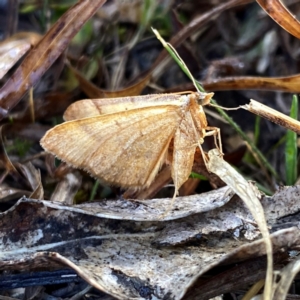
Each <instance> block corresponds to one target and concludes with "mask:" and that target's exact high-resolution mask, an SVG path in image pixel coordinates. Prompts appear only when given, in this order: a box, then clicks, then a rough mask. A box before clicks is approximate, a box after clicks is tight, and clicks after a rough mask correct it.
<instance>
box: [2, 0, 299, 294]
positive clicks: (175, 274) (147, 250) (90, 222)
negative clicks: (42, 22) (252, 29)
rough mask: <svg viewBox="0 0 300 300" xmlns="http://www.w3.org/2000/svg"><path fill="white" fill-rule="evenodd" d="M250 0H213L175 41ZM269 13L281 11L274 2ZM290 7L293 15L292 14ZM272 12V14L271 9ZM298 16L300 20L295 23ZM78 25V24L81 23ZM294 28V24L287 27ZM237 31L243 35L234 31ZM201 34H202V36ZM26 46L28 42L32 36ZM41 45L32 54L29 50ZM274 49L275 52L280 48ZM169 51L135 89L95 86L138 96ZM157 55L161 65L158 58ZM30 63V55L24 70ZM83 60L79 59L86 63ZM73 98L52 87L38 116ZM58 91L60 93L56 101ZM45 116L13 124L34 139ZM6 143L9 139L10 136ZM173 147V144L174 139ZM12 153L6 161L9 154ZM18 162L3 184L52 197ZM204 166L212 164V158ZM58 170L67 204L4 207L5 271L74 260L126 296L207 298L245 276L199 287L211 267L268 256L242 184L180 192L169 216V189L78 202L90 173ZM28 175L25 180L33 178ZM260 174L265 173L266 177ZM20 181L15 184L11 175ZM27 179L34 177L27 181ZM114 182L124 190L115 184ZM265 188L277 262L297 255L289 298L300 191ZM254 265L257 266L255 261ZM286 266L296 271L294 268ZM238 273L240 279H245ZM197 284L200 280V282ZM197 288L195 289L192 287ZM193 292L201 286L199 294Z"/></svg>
mask: <svg viewBox="0 0 300 300" xmlns="http://www.w3.org/2000/svg"><path fill="white" fill-rule="evenodd" d="M84 2H85V1H82V3H81V4H82V7H81V8H82V9H83V7H84V5H86V4H87V2H86V3H84ZM250 2H253V1H228V2H226V3H221V4H220V5H216V6H214V7H213V6H212V7H211V9H209V10H208V12H207V13H204V14H202V15H200V17H196V18H195V19H194V20H192V21H191V22H190V23H188V24H187V25H185V26H182V28H181V29H180V30H179V31H178V34H176V35H174V37H173V39H171V42H172V43H173V44H174V45H175V46H176V47H177V46H178V45H179V44H180V43H182V42H183V41H186V39H187V38H188V37H189V36H191V34H192V32H197V31H198V30H199V28H202V27H205V25H206V24H207V22H208V21H209V20H211V19H212V17H219V19H218V21H219V22H221V24H222V18H221V16H220V13H222V12H223V13H224V12H226V10H227V12H230V10H231V9H233V8H235V7H239V6H240V7H243V5H245V4H246V3H250ZM260 2H261V1H260ZM272 2H273V1H267V2H265V3H268V4H269V3H271V5H272ZM275 2H276V1H274V3H275ZM277 4H278V3H277ZM208 5H209V4H208ZM238 9H240V8H238ZM91 10H92V9H91ZM237 11H238V10H237ZM267 11H268V10H267ZM268 12H269V13H273V12H272V11H270V10H269V11H268ZM275 13H276V11H275ZM79 15H80V14H79ZM279 16H280V15H279ZM282 16H283V17H284V14H282ZM272 17H273V16H272ZM273 19H274V20H276V21H277V20H278V19H277V18H276V17H273ZM264 20H266V17H265V18H264ZM177 21H178V20H177ZM73 22H74V21H73ZM279 23H280V22H279ZM178 24H179V23H178ZM284 24H287V25H288V24H289V22H286V23H283V25H282V26H285V25H284ZM294 25H295V26H298V25H297V24H296V23H295V24H294ZM70 26H71V27H72V24H70ZM225 27H226V26H224V29H225V31H224V32H222V34H227V33H228V32H229V31H228V32H226V28H225ZM271 27H272V26H271ZM271 27H270V28H271ZM292 27H293V26H292ZM237 28H238V27H237ZM285 29H286V30H289V29H288V28H285ZM292 29H293V28H292ZM76 30H77V29H76ZM296 30H297V28H296ZM295 32H296V31H295ZM72 34H73V33H72ZM229 36H231V37H235V35H234V34H232V35H229ZM48 37H49V36H48ZM64 38H65V43H66V44H67V43H68V41H69V40H70V36H64ZM192 38H193V39H195V37H192ZM233 41H234V39H233ZM209 44H210V43H209V42H208V47H202V51H203V52H204V53H205V51H207V49H209V48H210V47H209ZM249 45H250V39H249ZM57 46H58V44H55V43H54V44H51V47H53V48H52V49H51V51H52V50H54V52H55V51H57V52H56V54H55V55H59V54H60V53H62V50H63V49H62V48H59V47H57ZM26 47H27V48H28V45H26ZM56 47H57V48H56ZM27 48H26V49H27ZM245 48H246V47H245ZM295 49H297V47H295ZM295 49H294V50H293V48H289V51H290V53H292V54H293V55H297V54H296V50H295ZM40 50H42V48H40ZM24 51H25V50H24ZM26 51H27V50H26ZM293 51H294V52H293ZM32 53H33V52H32ZM32 53H29V57H30V55H32ZM274 53H275V52H273V53H272V54H270V55H275V54H274ZM205 54H206V53H205ZM32 57H33V56H32ZM32 57H31V58H30V59H32ZM163 57H166V55H165V54H163V53H162V54H161V55H159V56H158V58H157V62H158V63H156V67H153V68H152V69H151V70H150V71H149V72H148V73H146V75H145V76H140V75H138V76H137V79H141V80H140V82H139V81H136V80H133V82H134V84H132V85H131V86H130V85H129V88H124V89H122V88H120V89H119V91H117V92H116V94H110V93H109V92H112V93H115V91H107V90H105V89H104V88H103V89H102V88H99V87H97V85H94V90H92V92H93V93H94V94H95V95H98V96H97V97H100V96H99V95H101V97H103V95H113V97H116V96H122V97H123V96H125V95H126V96H129V94H130V93H131V91H132V94H133V95H134V94H136V93H139V92H140V90H141V89H142V88H143V87H144V86H146V85H147V83H148V82H149V79H150V77H151V76H153V77H152V78H159V76H161V74H162V72H163V71H162V70H163V68H162V67H161V66H162V65H163V64H162V58H163ZM295 57H296V56H295ZM43 59H46V57H45V56H43ZM43 59H42V60H41V68H42V69H43V70H42V71H41V72H39V74H38V75H37V77H36V78H34V81H33V82H29V81H27V79H28V80H29V79H30V76H29V77H26V76H25V78H24V79H25V80H24V81H23V82H22V85H21V87H22V88H21V89H20V91H18V94H17V95H13V96H14V97H11V98H9V97H8V98H7V99H4V101H2V104H3V103H4V104H5V103H8V101H10V100H9V99H11V102H10V103H9V110H10V109H11V108H12V107H13V106H14V105H15V104H16V103H17V102H18V103H20V104H22V103H21V102H19V100H20V99H21V96H22V95H23V94H24V91H26V90H27V88H29V87H30V85H31V83H35V82H37V81H38V80H39V79H40V78H41V74H42V73H44V71H45V70H46V68H48V66H49V65H47V64H45V65H43V63H42V62H43ZM28 60H29V58H28ZM35 63H36V62H35ZM165 63H167V62H165ZM11 64H13V62H11ZM50 64H51V63H50ZM158 64H160V65H159V66H158ZM266 64H267V66H269V67H270V61H269V62H268V61H266ZM268 64H269V65H268ZM25 65H26V64H25V63H24V64H23V65H22V67H21V69H22V68H23V67H25ZM78 65H79V66H80V64H78ZM33 66H34V64H33V65H32V66H31V67H32V68H31V67H30V66H29V69H28V74H29V75H30V74H31V75H33V73H34V72H35V69H34V68H33ZM154 66H155V64H154ZM224 66H225V65H224ZM158 67H160V68H158ZM6 68H7V69H6V70H8V69H9V68H10V66H9V65H6ZM30 68H31V69H30ZM6 70H5V72H6ZM265 70H267V68H266V69H265ZM31 72H32V73H31ZM16 74H17V73H16ZM78 74H79V75H78ZM78 74H77V75H76V76H77V78H78V79H79V85H78V86H79V87H81V89H82V90H84V91H85V93H86V95H87V96H88V97H89V94H88V92H89V89H91V86H92V84H94V83H92V82H91V81H88V80H84V77H83V76H84V75H83V74H81V73H78ZM210 74H211V73H210ZM35 75H36V74H35ZM267 75H268V74H267ZM286 75H287V76H281V77H277V78H270V77H265V78H263V77H254V76H253V77H251V78H250V77H245V78H242V77H234V78H226V77H225V78H222V77H215V78H213V77H210V76H211V75H209V76H207V78H206V79H205V80H204V81H203V83H204V87H206V88H208V89H209V90H212V91H217V90H226V89H227V90H228V89H231V90H234V89H240V90H241V89H242V90H244V89H245V88H246V89H256V90H257V89H268V90H272V91H274V90H277V91H280V90H284V91H289V92H291V91H294V92H296V91H298V87H297V86H298V85H297V82H298V79H299V75H292V76H291V75H290V74H286ZM14 76H15V77H14V78H18V76H16V75H14ZM80 76H81V77H80ZM155 76H156V77H155ZM213 76H215V75H213ZM115 77H116V76H115ZM12 78H13V77H12ZM152 80H153V79H152ZM155 80H157V79H155ZM223 81H224V82H225V83H223ZM12 82H13V81H12V80H11V82H10V86H12ZM28 83H29V84H28ZM151 84H152V83H151ZM8 86H9V85H7V87H8ZM108 86H109V85H108ZM153 86H154V85H153ZM5 89H6V88H5V87H4V88H3V90H2V91H1V92H3V93H4V94H3V95H5V93H6V92H5ZM97 93H99V94H97ZM245 93H247V92H245ZM255 95H256V94H255ZM255 95H254V96H249V97H247V99H249V98H255V99H259V100H261V97H256V96H255ZM49 96H50V97H49ZM5 97H6V96H5ZM5 97H4V98H5ZM56 97H57V98H56ZM73 97H76V100H77V99H79V98H78V93H77V94H76V92H74V91H71V92H66V93H58V94H56V95H55V94H53V95H49V94H48V95H46V97H45V99H44V100H42V101H41V100H37V99H34V100H35V101H36V102H37V101H40V103H41V104H42V105H43V106H42V109H37V111H36V114H35V116H36V118H37V119H36V122H40V121H41V120H43V118H44V117H45V116H51V115H57V114H59V113H61V112H62V111H63V110H64V109H65V108H66V107H67V106H68V104H70V103H71V102H72V101H73V100H74V98H73ZM110 97H111V96H110ZM42 99H43V98H42ZM48 99H51V100H48ZM56 99H61V100H57V101H56ZM11 104H12V105H11ZM23 104H24V101H23ZM0 105H1V102H0ZM5 105H6V104H5ZM5 105H4V106H1V107H2V108H3V109H4V110H5V109H7V107H5ZM235 106H236V105H235ZM20 108H22V106H21V107H20V106H19V105H18V106H17V107H16V109H17V112H18V113H19V114H18V115H17V114H14V116H16V119H15V120H21V119H23V121H24V120H26V112H25V111H22V109H20ZM20 112H21V113H20ZM24 112H25V114H24ZM48 112H49V115H48ZM5 115H6V112H5V111H4V114H3V116H5ZM28 119H29V118H28ZM36 124H37V125H38V126H37V127H35V126H34V125H35V124H32V125H30V126H31V129H30V130H28V132H27V133H26V129H27V128H30V126H29V124H28V127H26V126H22V123H19V124H18V123H16V124H12V127H11V128H14V131H11V132H13V134H15V135H18V134H24V133H25V134H26V135H27V137H30V136H31V134H30V131H31V133H32V136H34V135H35V136H34V137H33V139H34V140H35V141H37V140H38V139H39V138H40V136H41V134H40V133H39V132H45V128H46V127H47V129H48V128H49V126H48V125H47V126H44V125H40V124H39V123H36ZM222 130H223V129H222ZM33 133H34V134H33ZM9 138H10V137H9ZM5 142H6V141H5V140H4V141H3V143H5ZM208 144H209V142H208ZM170 148H171V149H172V145H171V146H170ZM210 148H212V147H210ZM198 154H199V153H198ZM28 160H29V161H32V162H33V165H35V166H39V167H41V166H42V167H41V168H42V175H44V174H45V169H46V168H45V167H44V166H43V165H42V164H41V160H40V158H37V157H36V155H35V153H34V154H32V153H31V154H30V155H29V156H27V157H26V161H28ZM196 160H197V153H196ZM5 161H7V159H6V158H5ZM200 161H201V157H200ZM238 162H239V161H238ZM234 163H235V164H236V163H237V162H234ZM11 164H12V166H13V168H9V167H8V169H7V171H5V176H3V178H4V179H5V181H7V182H8V183H9V184H8V185H5V184H3V185H1V187H4V190H5V189H7V191H9V192H8V194H9V193H10V191H11V192H13V193H14V191H15V198H14V199H16V197H18V195H19V193H20V191H22V190H23V191H24V192H26V194H27V195H29V194H30V193H32V191H34V192H33V194H32V195H31V197H35V198H38V199H43V192H44V191H43V186H42V185H41V178H40V175H39V171H37V170H36V169H35V168H34V167H33V165H32V164H25V163H22V162H21V164H22V165H21V166H18V165H17V164H16V160H15V158H14V159H13V160H12V162H11ZM200 165H201V163H200ZM15 166H17V169H18V170H19V169H20V170H23V174H24V175H21V176H20V174H19V175H17V173H15V171H14V167H15ZM48 167H49V166H48ZM63 169H64V166H60V168H58V169H57V170H63ZM202 169H203V172H205V171H204V167H203V162H202ZM200 170H201V167H200ZM68 172H69V173H68ZM206 172H207V171H206ZM57 173H58V172H57ZM57 173H55V172H53V173H51V172H49V174H51V175H52V176H54V177H53V178H51V180H49V179H47V180H48V183H47V185H49V183H50V185H53V183H54V182H55V180H57V178H63V181H62V182H61V183H59V184H58V185H57V187H56V189H55V192H49V190H48V188H49V186H48V187H47V189H45V193H46V197H47V198H51V199H52V200H54V199H55V200H57V201H61V203H57V202H51V201H44V200H42V201H37V200H31V199H26V198H23V199H22V200H20V201H19V202H18V203H17V204H15V205H14V206H12V207H11V208H10V209H9V210H6V211H5V212H4V213H2V214H1V217H0V222H1V226H0V232H1V234H0V235H1V239H2V241H3V243H1V247H2V249H1V262H0V265H1V271H3V272H4V273H5V272H6V271H9V272H13V273H14V272H20V271H21V272H25V273H26V272H29V271H35V272H38V271H39V270H41V269H43V268H45V269H49V270H56V269H57V268H58V269H61V268H64V267H65V266H70V267H71V268H73V269H74V270H75V271H76V272H77V273H78V274H79V275H80V276H82V277H83V278H84V279H85V280H86V281H87V282H89V283H90V284H91V285H93V286H94V287H96V288H98V289H100V290H102V291H105V292H107V293H108V294H110V295H113V296H114V297H116V298H118V299H130V298H134V299H155V298H157V299H168V298H172V299H181V298H183V299H185V298H186V297H191V298H190V299H208V298H207V297H214V296H218V295H220V294H222V293H223V292H230V291H234V290H236V289H235V288H236V287H237V286H238V285H237V284H236V285H233V286H232V287H231V290H230V289H228V288H227V289H226V287H225V285H226V282H225V283H224V285H222V284H220V286H219V285H218V286H217V288H212V286H213V285H211V286H210V287H211V288H210V289H209V288H208V290H209V292H206V293H205V292H202V291H204V290H201V288H200V287H201V284H203V279H202V276H201V275H203V274H204V273H205V274H206V275H205V276H211V275H209V274H210V271H212V272H217V273H218V272H219V274H217V275H221V274H222V271H221V273H220V271H218V269H216V268H218V267H220V266H223V267H224V266H226V267H228V271H229V272H230V271H231V269H230V264H238V263H239V265H238V266H236V267H242V266H245V265H246V260H249V259H250V262H251V260H253V262H254V261H255V260H254V259H257V260H260V259H262V260H263V258H262V257H263V256H264V255H265V253H266V251H265V246H264V241H263V240H262V239H259V237H260V231H259V225H258V224H257V223H256V221H255V218H256V217H257V216H255V215H254V218H253V216H252V215H251V213H250V212H249V210H248V209H247V207H246V206H245V204H243V202H242V201H241V200H240V199H239V198H238V197H237V196H234V197H233V198H232V194H233V191H232V190H231V188H229V187H224V188H222V189H220V190H215V191H212V192H208V193H204V194H200V195H192V196H185V197H178V199H176V201H175V202H174V205H173V206H172V209H171V210H169V211H168V214H167V215H165V216H164V218H162V217H161V216H162V215H164V213H165V212H166V210H168V209H169V207H170V205H168V203H170V201H171V200H170V199H169V198H162V199H161V198H160V199H151V200H150V201H146V200H138V201H137V200H136V199H135V201H130V200H126V199H123V198H119V197H116V198H117V199H118V198H119V200H105V201H103V202H101V203H94V202H93V203H85V204H82V205H72V204H73V202H75V200H74V199H75V198H76V197H78V194H77V193H76V191H77V190H78V189H79V186H80V180H81V176H80V175H78V174H77V173H76V172H74V171H72V169H70V168H69V169H68V171H67V173H65V174H64V175H59V176H58V175H57ZM73 175H74V176H73ZM56 176H57V177H56ZM84 176H85V175H84ZM222 176H223V175H222ZM222 176H221V177H222ZM55 177H56V178H55ZM15 178H22V184H20V185H19V186H18V187H21V188H22V189H20V188H16V187H15V186H17V185H16V184H15V182H14V181H13V180H15ZM25 178H26V180H24V179H25ZM208 178H209V180H210V182H211V183H212V184H213V182H214V180H213V179H211V177H209V176H208ZM42 179H43V182H47V181H45V180H44V178H42ZM221 179H222V178H221ZM82 180H83V181H82V182H83V185H82V186H83V188H81V190H80V192H82V190H83V189H85V188H86V187H87V188H88V186H89V185H90V184H91V183H90V182H89V180H88V179H86V178H85V177H83V179H82ZM15 181H16V180H15ZM166 181H167V180H166ZM257 181H258V182H260V180H257ZM12 182H14V183H13V184H12ZM25 182H26V183H25ZM215 182H216V181H215ZM154 183H155V182H154ZM22 185H23V186H22ZM234 185H235V184H233V186H234ZM24 186H26V188H25V189H24ZM251 186H252V185H251V184H248V187H247V189H249V190H250V189H252V188H253V186H252V187H251ZM50 189H51V188H50ZM156 190H158V189H156ZM113 191H114V192H116V190H113ZM117 193H118V192H117ZM8 194H5V195H8ZM260 196H261V204H262V206H263V208H264V211H265V216H266V221H267V224H268V226H269V229H270V232H271V233H272V234H271V236H270V237H271V240H272V243H273V252H274V269H275V270H277V271H280V270H281V268H282V264H285V265H287V263H288V262H289V261H292V262H291V263H290V265H288V266H287V267H286V270H285V269H283V270H282V273H281V275H282V276H281V281H280V282H278V283H276V284H275V287H274V291H273V292H274V298H276V299H283V298H284V297H285V295H286V293H287V286H288V285H290V283H291V281H292V280H293V276H294V275H295V274H296V273H297V270H298V266H297V258H295V257H294V256H292V255H291V254H292V253H297V250H298V248H299V246H298V245H299V228H298V221H297V218H298V212H299V208H298V205H297V199H298V198H299V190H298V187H297V186H294V187H284V188H281V189H279V190H278V191H277V192H276V194H275V195H274V196H272V197H267V196H264V195H259V197H260ZM5 197H7V196H5ZM151 198H153V197H151ZM2 199H5V198H2ZM7 199H8V201H10V200H11V199H13V198H11V197H8V198H6V200H7ZM11 203H12V204H13V203H14V202H11ZM65 204H68V205H69V206H67V205H65ZM3 210H5V209H3ZM291 214H293V215H291ZM291 250H294V252H291ZM295 251H296V252H295ZM276 255H282V257H281V258H280V259H279V260H276V259H275V258H276ZM284 255H285V258H284ZM293 267H294V269H293ZM248 268H249V270H251V268H250V266H248ZM258 269H259V271H257V272H256V271H255V270H254V271H252V272H253V273H255V274H253V275H257V276H256V277H255V280H254V279H253V278H252V279H251V278H250V277H251V276H250V274H247V273H246V274H245V275H244V279H245V282H246V284H244V285H242V284H241V285H239V286H240V287H241V288H247V287H248V286H249V285H252V284H254V283H255V282H256V281H258V280H260V279H262V278H264V277H265V269H266V265H265V263H263V262H262V263H261V264H260V266H259V268H258ZM215 270H217V271H215ZM252 270H253V269H252ZM291 270H293V271H291ZM231 272H232V271H231ZM249 272H251V271H249ZM256 273H257V274H256ZM287 274H292V276H289V275H287ZM259 276H260V277H259ZM213 278H214V276H212V277H211V279H212V280H213ZM247 279H248V281H247ZM236 281H238V280H237V279H236ZM206 284H207V282H206ZM0 286H1V285H0ZM192 286H193V287H194V289H191V287H192ZM203 286H204V285H203ZM188 289H189V292H188V293H186V292H187V290H188ZM197 289H198V290H197ZM197 291H198V293H197ZM206 291H207V289H206ZM193 292H195V293H196V294H193ZM214 292H215V294H214ZM189 295H190V296H189ZM199 297H202V298H199ZM187 299H188V298H187Z"/></svg>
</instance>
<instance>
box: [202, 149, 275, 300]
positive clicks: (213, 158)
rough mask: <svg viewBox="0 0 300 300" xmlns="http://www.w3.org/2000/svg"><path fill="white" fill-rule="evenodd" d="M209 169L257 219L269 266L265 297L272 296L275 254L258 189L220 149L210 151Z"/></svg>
mask: <svg viewBox="0 0 300 300" xmlns="http://www.w3.org/2000/svg"><path fill="white" fill-rule="evenodd" d="M208 157H209V160H208V169H209V170H210V171H211V172H213V173H215V174H217V175H218V176H219V177H220V178H222V180H223V181H224V182H225V183H227V184H228V186H230V187H231V188H232V189H233V190H234V191H235V193H236V194H237V195H238V196H239V197H240V198H241V199H242V200H243V201H244V202H245V204H246V205H247V207H248V209H249V210H250V212H251V214H252V216H253V218H254V219H255V221H256V223H257V225H258V227H259V229H260V232H261V234H262V236H263V239H264V242H265V245H266V253H267V258H268V268H267V275H266V284H265V290H264V297H265V299H271V298H272V293H273V291H272V285H273V254H272V244H271V240H270V234H269V230H268V226H267V222H266V218H265V215H264V210H263V207H262V205H261V203H260V201H259V198H260V195H259V196H258V190H257V189H256V187H254V186H253V185H251V184H250V183H249V182H247V181H246V180H245V179H244V178H243V176H242V175H240V174H239V173H238V172H237V171H236V170H235V169H234V168H233V167H231V166H230V165H229V164H228V163H227V162H225V161H224V160H223V159H222V158H221V157H220V153H219V150H217V149H213V150H210V151H209V152H208Z"/></svg>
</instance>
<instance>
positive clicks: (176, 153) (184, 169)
mask: <svg viewBox="0 0 300 300" xmlns="http://www.w3.org/2000/svg"><path fill="white" fill-rule="evenodd" d="M193 126H194V125H193V119H192V116H191V112H190V111H189V110H188V111H187V112H186V113H185V116H184V118H183V119H182V121H181V123H180V125H179V127H178V128H177V130H176V133H175V137H174V150H173V161H172V168H171V174H172V178H173V181H174V186H175V193H174V195H175V196H176V195H177V193H178V189H179V188H180V187H181V186H182V185H183V184H184V183H185V182H186V181H187V179H188V178H189V176H190V174H191V171H192V167H193V162H194V155H195V151H196V148H197V146H198V136H197V135H196V134H195V131H194V128H193Z"/></svg>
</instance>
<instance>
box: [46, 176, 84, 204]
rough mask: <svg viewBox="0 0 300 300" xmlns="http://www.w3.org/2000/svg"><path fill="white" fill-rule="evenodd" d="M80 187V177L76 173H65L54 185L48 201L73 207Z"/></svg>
mask: <svg viewBox="0 0 300 300" xmlns="http://www.w3.org/2000/svg"><path fill="white" fill-rule="evenodd" d="M80 185H81V176H80V174H79V173H78V172H72V173H67V174H65V176H64V177H63V178H62V179H61V180H60V181H59V183H58V184H57V185H56V187H55V190H54V192H53V193H52V194H51V199H50V200H51V201H57V202H62V203H65V204H68V205H73V204H74V197H75V195H76V193H77V191H78V189H79V187H80Z"/></svg>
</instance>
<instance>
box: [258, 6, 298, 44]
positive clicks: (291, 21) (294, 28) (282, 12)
mask: <svg viewBox="0 0 300 300" xmlns="http://www.w3.org/2000/svg"><path fill="white" fill-rule="evenodd" d="M256 2H257V3H258V4H259V5H260V6H261V7H262V8H263V9H264V11H265V12H266V13H267V14H268V15H269V16H270V17H271V18H272V19H273V20H274V21H275V22H276V23H277V24H278V25H279V26H281V27H282V28H283V29H285V30H286V31H287V32H289V33H290V34H292V35H293V36H295V37H296V38H298V39H300V23H299V21H298V20H297V19H296V18H295V16H294V15H292V14H291V13H290V11H289V10H288V9H287V8H286V7H285V6H284V4H283V3H282V2H281V1H280V0H256Z"/></svg>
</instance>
